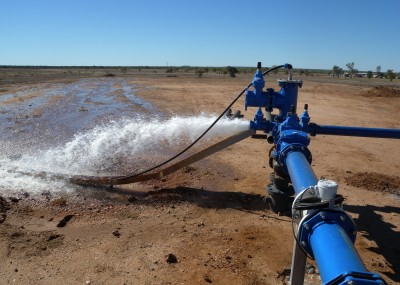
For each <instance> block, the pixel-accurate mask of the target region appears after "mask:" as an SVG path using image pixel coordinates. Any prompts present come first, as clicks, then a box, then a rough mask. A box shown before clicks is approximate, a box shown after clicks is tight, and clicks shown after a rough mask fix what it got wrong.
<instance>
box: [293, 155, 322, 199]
mask: <svg viewBox="0 0 400 285" xmlns="http://www.w3.org/2000/svg"><path fill="white" fill-rule="evenodd" d="M285 162H286V167H287V169H288V172H289V176H290V179H291V180H292V185H293V188H294V192H295V193H296V195H297V194H299V193H300V192H301V191H303V190H304V189H306V188H308V187H310V186H315V185H317V183H318V179H317V176H316V175H315V173H314V171H313V170H312V168H311V165H310V163H309V162H308V160H307V159H306V157H305V156H304V154H303V153H301V152H298V151H293V152H291V153H289V154H288V156H287V157H286V160H285Z"/></svg>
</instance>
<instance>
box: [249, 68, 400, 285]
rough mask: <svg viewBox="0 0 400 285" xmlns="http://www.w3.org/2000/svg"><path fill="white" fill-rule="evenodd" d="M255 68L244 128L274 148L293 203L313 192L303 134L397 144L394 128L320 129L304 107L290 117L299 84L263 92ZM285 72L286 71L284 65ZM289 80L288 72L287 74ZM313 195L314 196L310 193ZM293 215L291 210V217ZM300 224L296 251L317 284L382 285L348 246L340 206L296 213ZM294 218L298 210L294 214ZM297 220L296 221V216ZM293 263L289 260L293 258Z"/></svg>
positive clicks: (351, 236)
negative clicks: (251, 110) (310, 264)
mask: <svg viewBox="0 0 400 285" xmlns="http://www.w3.org/2000/svg"><path fill="white" fill-rule="evenodd" d="M260 66H261V65H260V64H259V67H258V69H257V71H256V73H255V75H254V78H253V81H252V87H253V88H252V90H246V99H245V108H246V110H247V108H248V107H257V108H258V110H257V111H256V113H255V115H254V120H253V121H251V122H250V128H252V129H255V130H261V131H264V132H265V133H266V134H268V135H271V136H272V139H271V140H269V141H271V142H273V143H274V150H273V151H272V153H271V159H273V160H274V161H275V163H276V165H277V166H278V167H279V168H280V172H281V173H283V175H287V176H288V177H289V179H290V183H291V185H292V187H293V189H294V192H295V198H294V199H295V202H298V201H301V199H302V195H303V194H304V193H305V192H307V191H308V190H310V189H315V187H316V185H317V183H318V179H317V176H316V175H315V173H314V172H313V170H312V168H311V165H310V164H311V161H312V155H311V152H310V151H309V149H308V145H309V143H310V138H309V137H308V134H310V135H312V136H315V135H317V134H326V135H341V136H361V137H379V138H396V139H400V130H399V129H380V128H360V127H346V126H320V125H317V124H315V123H310V116H309V114H308V110H307V109H308V106H307V105H306V107H305V110H304V112H303V113H302V115H301V117H300V118H299V117H298V116H297V114H296V109H297V96H298V95H297V94H298V88H299V87H300V88H301V87H302V82H301V81H296V80H291V76H289V78H288V80H279V81H278V84H279V86H280V87H281V90H280V91H279V92H275V90H274V89H272V88H267V89H266V90H264V87H265V80H264V76H263V74H262V72H261V70H260ZM285 67H287V68H289V69H290V68H291V65H289V64H286V65H285ZM288 73H289V75H290V74H291V70H288ZM263 108H265V111H266V112H267V114H269V116H267V118H270V117H271V116H270V113H271V112H272V111H273V110H274V109H278V110H279V114H277V115H276V116H275V117H274V120H268V119H266V118H265V117H264V113H263V110H262V109H263ZM313 193H314V192H313ZM295 212H296V211H294V213H295ZM303 212H304V215H303V214H301V215H300V216H302V215H303V216H302V217H303V218H302V220H301V222H300V223H299V227H298V234H297V237H298V242H299V245H300V247H301V248H302V249H303V250H304V252H306V253H307V254H308V255H309V256H310V257H312V258H315V260H316V262H317V265H318V269H319V271H320V276H321V279H322V282H323V284H330V285H331V284H351V282H356V284H358V285H359V284H383V283H385V282H384V281H383V279H382V278H381V277H380V275H379V274H375V273H370V272H368V271H367V269H366V268H365V266H364V264H363V263H362V261H361V259H360V257H359V255H358V254H357V251H356V249H355V248H354V245H353V244H354V241H355V237H356V229H355V225H354V223H353V221H352V220H351V218H350V217H349V216H348V215H347V214H346V213H345V212H344V211H343V210H341V208H340V207H337V206H335V205H334V204H332V203H330V204H329V206H326V207H325V208H322V209H321V208H318V210H317V209H315V210H312V209H311V210H308V211H302V213H303ZM296 213H297V214H296V216H299V215H298V213H299V211H297V212H296ZM297 218H298V217H297ZM294 260H295V258H294Z"/></svg>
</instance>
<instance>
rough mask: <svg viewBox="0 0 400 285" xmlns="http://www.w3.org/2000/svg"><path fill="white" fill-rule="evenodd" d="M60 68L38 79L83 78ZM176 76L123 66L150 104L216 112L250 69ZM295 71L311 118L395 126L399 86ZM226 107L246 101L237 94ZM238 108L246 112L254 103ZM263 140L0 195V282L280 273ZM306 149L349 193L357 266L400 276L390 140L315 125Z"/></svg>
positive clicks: (285, 264) (283, 269)
mask: <svg viewBox="0 0 400 285" xmlns="http://www.w3.org/2000/svg"><path fill="white" fill-rule="evenodd" d="M64 75H68V76H69V74H64V73H63V72H61V71H60V72H59V75H58V77H57V76H55V75H52V76H49V77H45V78H43V82H46V84H60V83H65V82H66V81H68V82H73V81H74V80H79V78H80V77H78V78H71V77H69V78H67V79H65V78H64ZM88 76H89V75H88ZM102 76H103V75H102ZM176 76H177V77H167V76H166V74H163V73H160V72H159V73H153V72H152V73H144V72H136V73H133V72H131V73H129V72H128V74H127V75H125V76H124V78H125V79H126V80H127V82H128V83H129V84H131V85H134V86H135V87H136V91H137V95H138V96H140V97H142V98H144V99H145V100H147V101H149V102H151V103H152V104H153V105H154V106H156V107H157V108H158V110H162V111H163V112H165V113H168V114H181V115H189V114H199V113H200V112H202V111H204V112H207V113H216V114H218V113H219V112H221V111H222V110H223V109H224V108H225V106H226V105H227V104H228V103H229V102H231V100H232V99H233V98H235V97H236V95H237V94H238V93H239V92H240V91H241V90H242V89H243V87H244V86H246V85H247V84H248V82H249V81H250V80H251V78H252V75H250V74H248V75H240V76H239V77H237V78H228V77H224V76H222V75H214V74H205V76H204V78H197V77H195V75H194V74H185V73H177V74H176ZM31 77H33V78H36V80H37V81H36V82H34V83H14V84H11V83H10V82H9V81H6V80H5V81H4V84H3V85H1V88H0V89H1V90H0V96H1V95H2V94H5V93H14V92H17V91H18V90H19V89H20V88H25V87H26V86H27V84H29V86H30V87H33V88H34V87H37V86H38V85H40V84H44V83H43V82H40V75H38V76H35V75H31ZM275 79H276V78H272V79H267V85H268V87H274V88H278V87H277V86H276V84H275ZM303 79H304V86H303V88H302V89H300V92H299V104H298V106H299V109H300V110H301V106H302V105H303V104H305V103H308V104H309V113H310V116H311V118H312V121H314V122H317V123H320V124H324V125H349V126H351V125H356V126H365V127H387V128H400V123H399V121H400V120H399V119H400V117H399V113H398V110H399V108H400V97H398V96H392V97H386V96H381V97H377V96H372V97H371V96H360V90H361V89H368V88H371V87H369V86H367V87H360V86H359V85H360V84H361V83H358V84H346V81H343V80H340V81H339V80H335V79H332V80H331V81H328V79H327V78H325V79H324V80H322V81H324V82H321V80H318V78H317V79H313V78H303ZM7 80H9V79H7ZM38 81H39V82H38ZM325 81H327V82H325ZM361 85H362V84H361ZM31 95H32V96H35V95H34V94H31ZM56 99H57V98H56ZM122 99H123V98H122ZM122 99H121V100H122ZM122 101H123V100H122ZM56 102H57V100H55V99H54V100H52V101H47V102H46V106H45V108H52V107H53V106H54V105H53V104H56ZM7 104H16V105H17V104H18V100H17V101H15V102H7ZM43 108H44V106H37V109H38V110H43ZM235 109H241V110H242V111H244V110H243V109H244V108H243V100H240V101H239V102H238V103H237V104H236V105H235ZM300 110H299V111H300ZM89 112H90V111H89ZM244 114H245V118H246V119H251V118H252V117H253V114H254V110H249V111H247V112H245V113H244ZM36 115H37V116H41V112H38V111H36ZM15 120H16V121H17V118H16V119H15ZM16 123H17V122H16ZM269 148H270V145H268V144H267V142H266V141H264V140H255V139H246V140H244V141H242V142H240V143H238V144H236V145H234V146H231V147H229V148H228V149H226V150H224V151H221V152H219V153H217V154H215V155H213V156H212V157H210V158H207V159H205V160H203V161H201V162H198V163H195V164H193V165H192V166H190V167H187V168H185V169H183V170H181V171H179V172H177V173H175V174H172V175H170V176H167V177H166V178H164V179H162V180H157V181H150V182H147V183H141V184H132V185H126V186H119V187H114V188H113V189H104V188H98V189H94V190H93V189H88V190H87V191H84V190H79V191H76V192H75V193H71V194H65V195H62V196H61V197H59V196H57V197H55V196H52V195H48V193H47V194H46V193H42V195H41V197H36V196H35V197H34V196H31V195H28V194H26V195H19V196H17V197H9V198H7V199H6V198H0V259H1V260H2V261H1V266H0V280H1V281H0V283H1V284H253V285H254V284H286V283H287V276H288V274H289V270H288V268H289V267H290V263H291V256H292V246H293V235H292V225H291V219H290V218H289V217H286V216H280V215H278V214H275V213H273V212H272V211H270V209H269V207H268V204H265V203H264V197H265V196H266V192H265V186H266V185H267V184H268V183H269V178H268V177H269V173H270V172H271V169H270V168H269V166H268V163H267V160H268V150H269ZM310 150H311V152H312V153H313V158H314V159H313V164H312V165H313V169H314V171H315V173H316V174H317V176H319V177H326V178H329V179H332V180H335V181H337V182H338V183H339V185H340V190H339V191H340V193H341V194H342V195H344V196H345V197H346V205H345V210H346V211H348V212H349V214H350V215H351V216H352V217H353V218H354V220H355V222H356V224H357V226H358V230H359V233H358V237H357V241H356V248H357V250H358V252H359V254H360V256H361V258H362V260H363V261H364V263H365V265H366V267H367V268H368V270H370V271H374V272H377V273H379V274H381V275H382V276H383V277H384V278H385V280H386V281H387V282H388V283H389V284H399V283H400V248H399V242H398V241H399V240H400V195H399V189H400V185H399V181H400V178H399V173H400V148H399V142H398V141H397V140H391V139H371V138H352V137H334V136H325V135H321V136H317V137H315V138H312V142H311V145H310ZM308 263H309V268H310V267H311V266H314V265H315V264H314V262H313V261H312V260H309V261H308ZM317 273H318V270H316V271H315V272H313V271H312V270H311V271H310V274H307V275H306V280H305V284H319V283H320V280H319V278H318V274H317Z"/></svg>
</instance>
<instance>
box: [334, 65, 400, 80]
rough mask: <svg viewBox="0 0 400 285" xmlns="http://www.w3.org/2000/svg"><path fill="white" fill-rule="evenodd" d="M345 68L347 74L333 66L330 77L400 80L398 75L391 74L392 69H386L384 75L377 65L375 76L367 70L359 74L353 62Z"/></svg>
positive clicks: (399, 74)
mask: <svg viewBox="0 0 400 285" xmlns="http://www.w3.org/2000/svg"><path fill="white" fill-rule="evenodd" d="M346 67H347V72H345V71H344V70H343V69H342V68H341V67H339V66H337V65H334V66H333V67H332V70H331V75H333V76H336V77H340V76H344V77H367V78H368V79H371V78H372V77H376V78H387V79H389V80H390V81H393V79H395V78H396V77H397V78H400V73H398V74H397V75H396V74H395V73H394V72H393V69H388V70H387V71H386V72H385V73H383V72H382V71H381V70H382V67H381V66H380V65H378V66H377V67H376V69H375V74H374V73H373V72H372V70H368V71H367V72H362V73H360V72H359V71H358V69H356V68H355V67H354V62H349V63H347V64H346Z"/></svg>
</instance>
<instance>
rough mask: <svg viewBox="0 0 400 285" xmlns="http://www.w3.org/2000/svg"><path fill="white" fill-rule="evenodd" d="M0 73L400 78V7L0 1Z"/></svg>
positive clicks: (202, 0) (309, 2)
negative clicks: (232, 71) (391, 74)
mask: <svg viewBox="0 0 400 285" xmlns="http://www.w3.org/2000/svg"><path fill="white" fill-rule="evenodd" d="M0 11H1V16H0V65H4V64H5V65H160V66H165V65H167V63H168V65H170V66H171V65H176V66H180V65H196V66H227V65H233V66H255V65H256V63H257V62H258V61H262V62H263V65H264V66H271V65H278V64H282V63H285V62H287V63H291V64H293V66H294V67H298V68H300V67H301V68H326V69H328V68H329V69H330V68H332V66H333V65H338V66H340V67H342V68H344V69H345V65H346V63H348V62H354V63H355V67H356V68H357V69H359V70H375V68H376V66H377V65H381V66H382V71H386V70H387V69H394V71H396V72H400V56H399V53H400V30H399V28H400V1H399V0H381V1H377V0H363V1H361V0H360V1H358V0H353V1H350V0H336V1H322V0H303V1H301V0H271V1H269V0H259V1H245V0H242V1H237V0H196V1H195V0H193V1H191V0H149V1H147V0H140V1H139V0H131V1H128V0H125V1H124V0H107V1H103V0H96V1H95V0H64V1H61V0H35V1H33V0H26V1H22V0H0Z"/></svg>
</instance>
